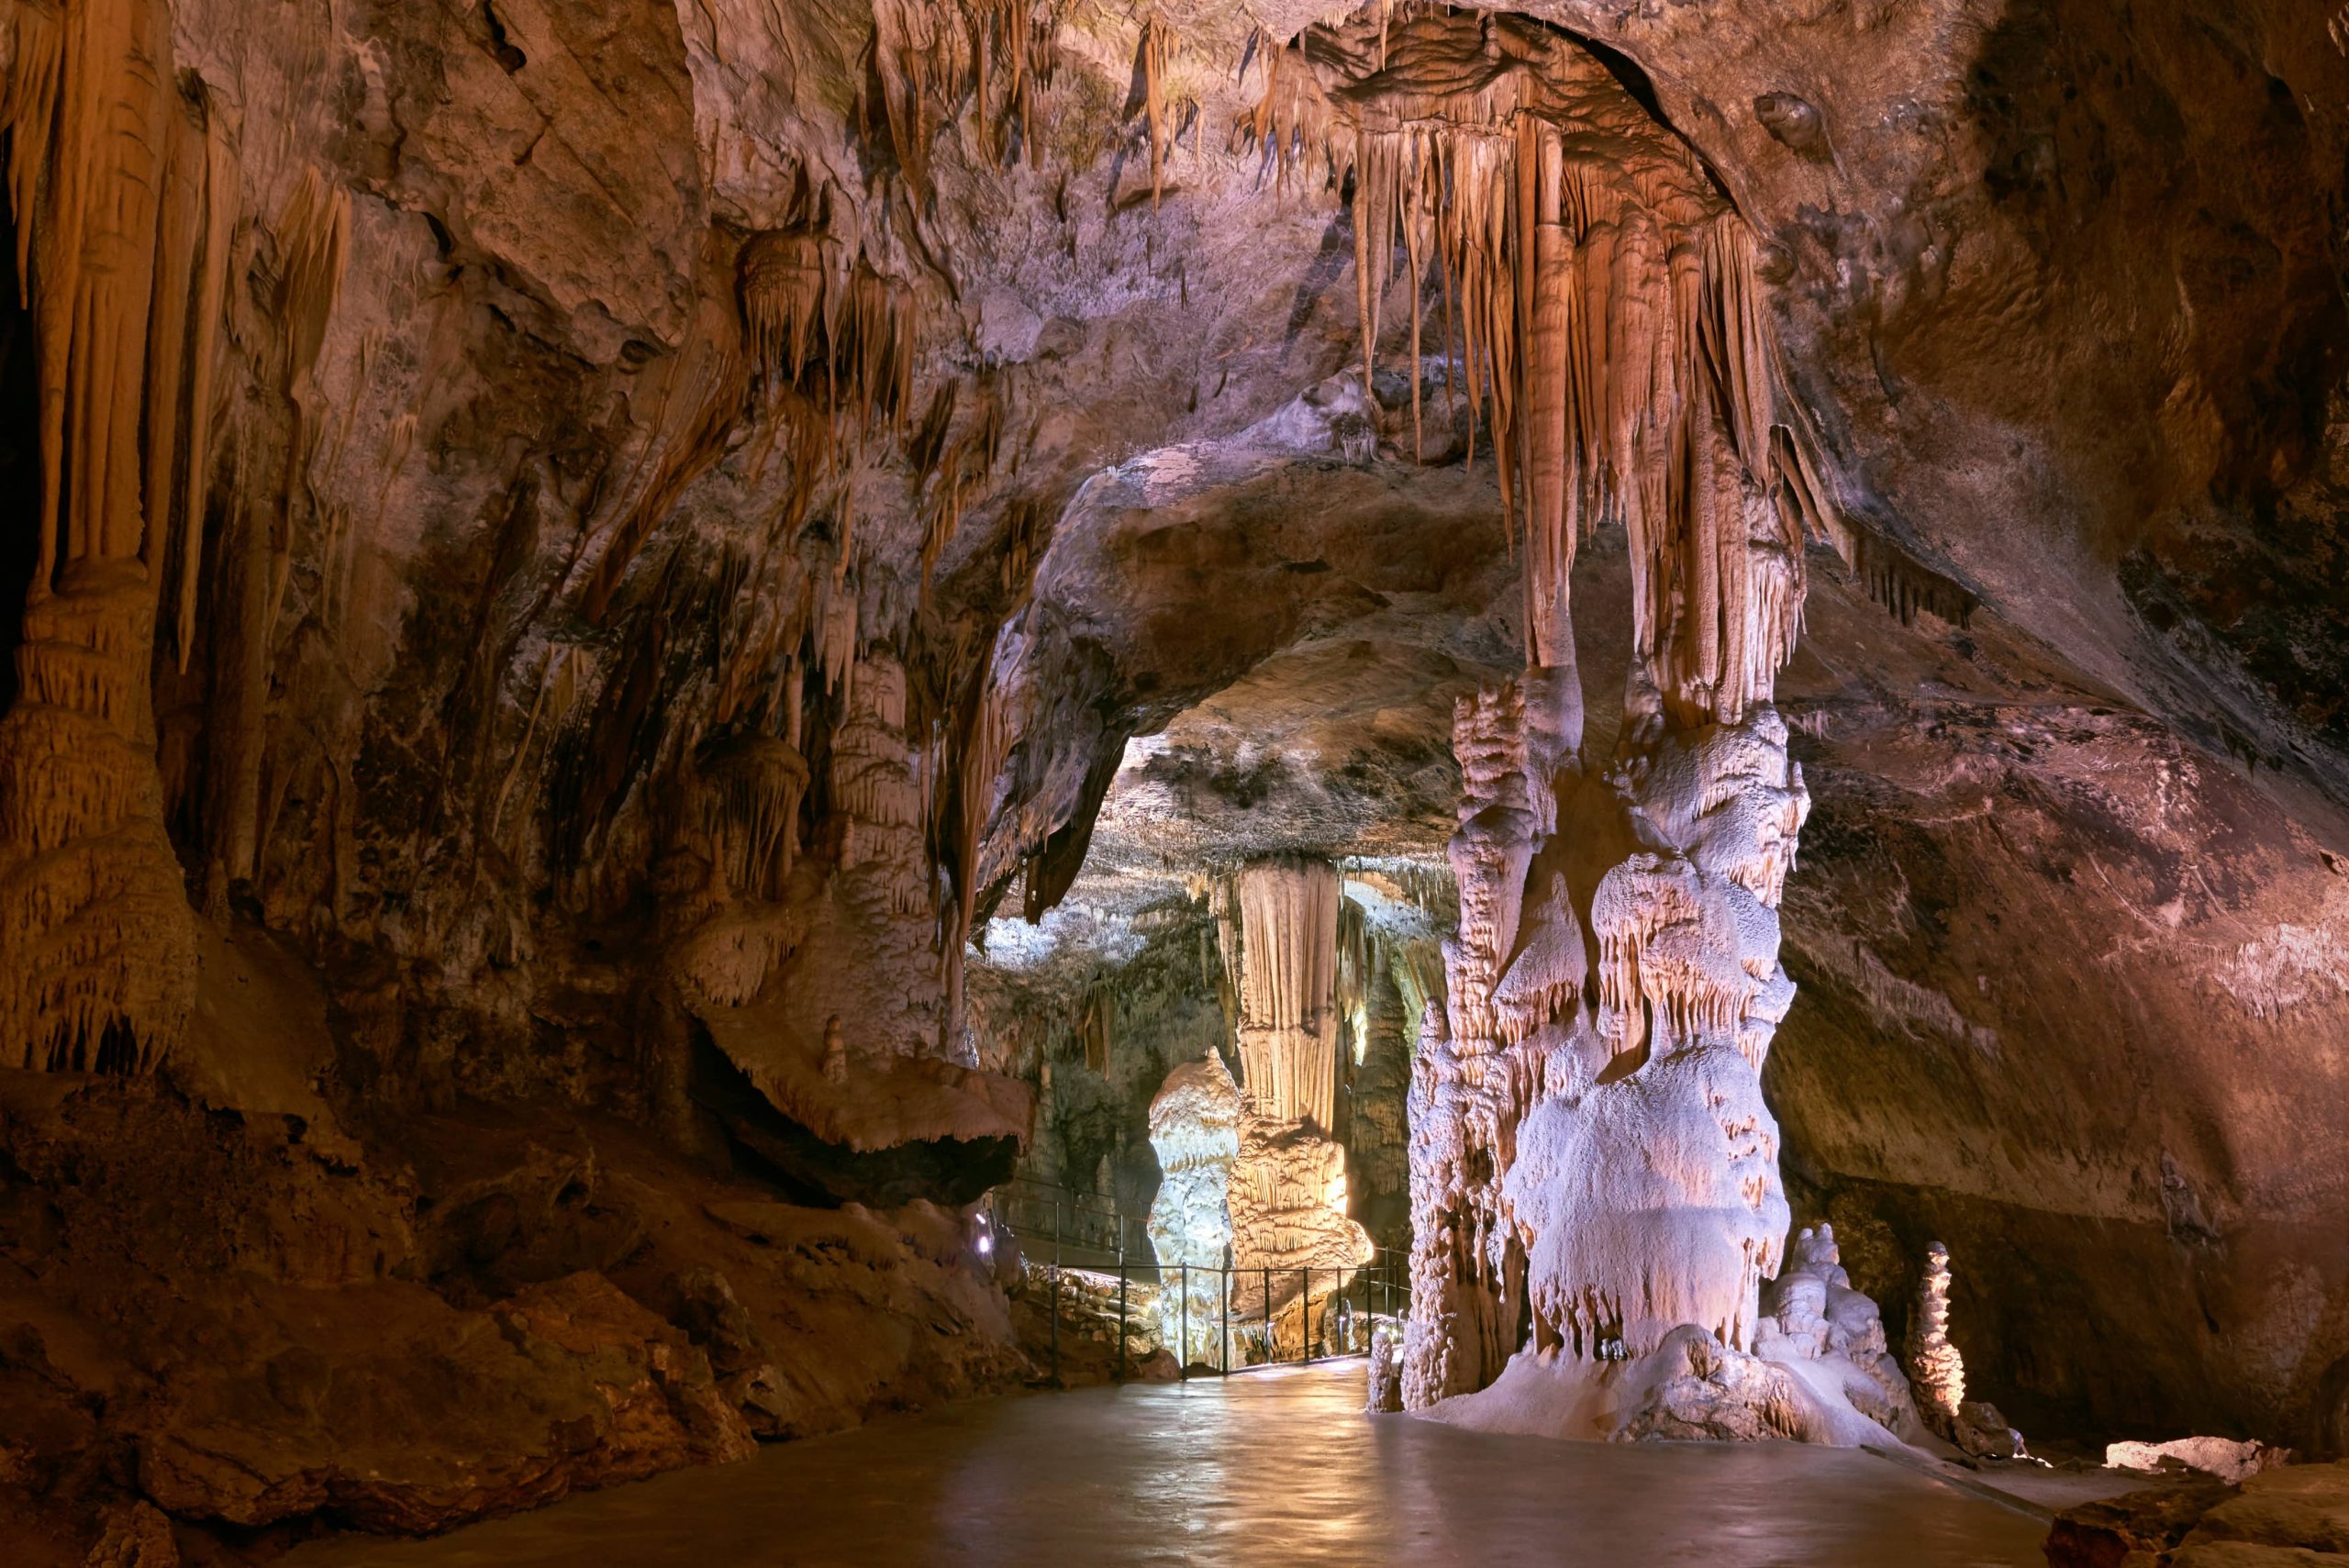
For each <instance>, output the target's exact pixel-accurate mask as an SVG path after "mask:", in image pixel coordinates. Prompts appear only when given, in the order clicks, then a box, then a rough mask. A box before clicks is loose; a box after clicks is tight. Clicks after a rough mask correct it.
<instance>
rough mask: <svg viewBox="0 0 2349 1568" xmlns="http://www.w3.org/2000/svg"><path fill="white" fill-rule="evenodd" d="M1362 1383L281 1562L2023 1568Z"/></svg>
mask: <svg viewBox="0 0 2349 1568" xmlns="http://www.w3.org/2000/svg"><path fill="white" fill-rule="evenodd" d="M1362 1380H1363V1372H1362V1365H1361V1363H1360V1362H1341V1363H1337V1364H1335V1365H1331V1366H1323V1367H1316V1368H1310V1369H1302V1370H1297V1371H1291V1372H1279V1373H1249V1374H1244V1375H1242V1376H1239V1377H1234V1378H1231V1379H1230V1380H1229V1381H1201V1382H1197V1383H1192V1384H1188V1385H1128V1386H1126V1387H1122V1388H1094V1389H1085V1390H1080V1391H1078V1392H1074V1393H1070V1394H1057V1395H1041V1396H1029V1397H1016V1398H1006V1399H994V1400H984V1401H976V1402H973V1403H970V1404H966V1405H960V1406H954V1407H949V1408H946V1409H943V1410H938V1411H933V1412H930V1413H929V1414H926V1415H921V1416H908V1417H893V1418H886V1419H884V1420H879V1421H875V1422H874V1423H873V1424H871V1425H870V1426H867V1427H865V1428H863V1429H861V1430H858V1431H854V1432H848V1433H843V1434H841V1435H840V1436H838V1437H830V1438H819V1439H816V1440H811V1441H807V1442H795V1443H784V1444H779V1445H775V1446H772V1447H769V1448H765V1449H763V1450H762V1451H760V1453H759V1455H758V1456H757V1457H756V1458H755V1459H751V1460H750V1461H747V1462H743V1463H741V1464H736V1465H731V1466H729V1467H728V1468H726V1469H723V1470H696V1471H685V1472H680V1473H674V1474H670V1475H664V1476H661V1477H658V1478H656V1479H654V1480H651V1481H648V1482H644V1483H642V1484H640V1485H634V1486H624V1487H619V1488H616V1489H614V1490H611V1491H607V1492H597V1493H593V1494H590V1495H587V1496H580V1497H576V1498H573V1499H572V1500H570V1501H568V1502H565V1503H562V1504H558V1505H557V1506H555V1507H551V1508H548V1509H544V1510H542V1511H540V1512H538V1513H534V1514H526V1515H522V1516H520V1517H518V1518H509V1519H500V1520H496V1521H495V1522H493V1523H490V1524H485V1525H476V1526H474V1527H473V1528H471V1529H463V1530H459V1531H457V1532H456V1533H455V1534H452V1535H449V1536H444V1537H441V1538H440V1539H439V1540H427V1541H412V1542H410V1541H403V1542H384V1541H377V1540H340V1541H333V1542H325V1543H320V1544H319V1545H317V1546H314V1547H308V1548H305V1549H303V1550H300V1551H295V1552H294V1553H292V1554H291V1555H290V1556H289V1557H287V1558H286V1559H284V1562H285V1564H286V1568H349V1565H354V1564H361V1563H364V1564H369V1565H371V1568H373V1565H380V1568H558V1565H560V1568H590V1565H593V1568H605V1565H609V1568H785V1565H789V1568H834V1565H852V1564H875V1565H880V1564H887V1565H892V1568H896V1565H905V1568H913V1565H917V1564H918V1565H929V1564H940V1565H944V1564H953V1565H955V1568H963V1565H966V1564H967V1565H969V1568H1015V1565H1016V1568H1030V1565H1033V1568H1062V1565H1063V1564H1065V1565H1067V1568H1124V1565H1126V1564H1140V1563H1150V1564H1162V1563H1163V1564H1177V1563H1179V1564H1185V1565H1187V1568H1256V1565H1258V1564H1263V1565H1265V1568H1275V1565H1277V1568H1322V1565H1325V1564H1326V1565H1330V1568H1338V1565H1342V1568H1379V1565H1383V1564H1388V1563H1396V1564H1403V1563H1408V1564H1413V1565H1419V1564H1427V1565H1430V1568H1436V1565H1450V1564H1460V1565H1462V1568H1515V1565H1518V1564H1525V1565H1528V1568H1531V1565H1535V1564H1539V1565H1540V1568H1648V1565H1651V1564H1655V1565H1662V1564H1678V1563H1694V1564H1702V1565H1704V1568H1778V1565H1781V1564H1784V1565H1787V1568H1796V1565H1799V1568H1877V1565H1883V1568H1977V1565H1979V1568H2010V1565H2011V1568H2022V1565H2030V1564H2036V1563H2039V1562H2042V1561H2043V1559H2042V1558H2041V1555H2040V1551H2039V1542H2040V1540H2041V1538H2042V1537H2043V1534H2044V1527H2043V1525H2041V1524H2039V1523H2038V1522H2036V1521H2035V1520H2033V1519H2032V1518H2028V1517H2026V1516H2025V1515H2023V1514H2021V1513H2019V1512H2016V1511H2014V1510H2012V1509H2009V1508H2007V1507H2002V1506H2000V1505H1999V1504H1998V1503H1995V1502H1990V1501H1987V1500H1986V1499H1984V1498H1982V1497H1981V1496H1976V1495H1974V1494H1971V1493H1968V1492H1965V1491H1963V1490H1960V1489H1959V1488H1957V1487H1955V1486H1953V1485H1948V1484H1946V1483H1943V1482H1940V1481H1936V1480H1934V1479H1932V1478H1931V1477H1929V1476H1926V1475H1922V1474H1920V1473H1915V1472H1912V1471H1909V1470H1907V1469H1904V1468H1901V1467H1900V1466H1898V1465H1895V1464H1893V1463H1890V1462H1887V1461H1885V1460H1880V1459H1876V1458H1875V1457H1873V1456H1871V1455H1869V1454H1865V1453H1859V1452H1853V1451H1839V1450H1830V1449H1816V1448H1804V1447H1800V1446H1798V1445H1795V1444H1792V1443H1776V1444H1768V1445H1760V1446H1753V1447H1732V1446H1726V1445H1709V1444H1707V1445H1697V1444H1665V1445H1654V1446H1639V1447H1610V1446H1607V1445H1602V1444H1597V1443H1559V1442H1550V1441H1545V1440H1541V1439H1535V1438H1512V1437H1495V1436H1490V1435H1486V1434H1484V1433H1479V1432H1466V1431H1460V1430H1457V1429H1453V1428H1450V1427H1444V1426H1440V1425H1437V1424H1435V1423H1433V1422H1428V1421H1419V1420H1414V1419H1412V1418H1409V1417H1405V1416H1384V1417H1378V1418H1369V1417H1365V1416H1364V1415H1363V1414H1362V1409H1361V1405H1362Z"/></svg>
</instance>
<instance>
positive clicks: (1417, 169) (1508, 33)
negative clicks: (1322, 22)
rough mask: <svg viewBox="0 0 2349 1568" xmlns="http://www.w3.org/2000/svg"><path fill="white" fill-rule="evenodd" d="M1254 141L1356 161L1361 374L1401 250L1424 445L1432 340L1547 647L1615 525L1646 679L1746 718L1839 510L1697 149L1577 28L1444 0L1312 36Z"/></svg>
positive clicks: (1373, 351) (1253, 124) (1777, 660)
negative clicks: (1635, 572) (1466, 10)
mask: <svg viewBox="0 0 2349 1568" xmlns="http://www.w3.org/2000/svg"><path fill="white" fill-rule="evenodd" d="M1241 137H1242V139H1248V140H1252V141H1254V142H1257V143H1259V144H1262V145H1265V146H1268V147H1270V148H1271V149H1273V150H1275V152H1276V153H1277V154H1278V155H1279V157H1280V159H1281V161H1282V162H1283V164H1284V166H1286V164H1287V163H1288V161H1290V160H1291V159H1292V158H1293V157H1294V156H1295V155H1296V154H1297V152H1298V151H1301V150H1303V149H1305V148H1306V147H1308V146H1312V145H1315V144H1317V143H1318V145H1319V149H1320V150H1321V152H1322V155H1323V156H1324V157H1325V158H1326V159H1327V161H1328V163H1329V167H1330V172H1331V176H1332V178H1333V179H1342V178H1344V177H1346V176H1348V175H1351V178H1352V181H1353V192H1354V198H1353V200H1354V223H1353V230H1354V242H1355V260H1356V268H1355V277H1356V286H1357V290H1358V295H1359V304H1360V313H1361V318H1362V337H1363V373H1364V379H1365V382H1366V383H1367V382H1368V381H1369V379H1370V378H1371V377H1372V376H1373V374H1374V373H1375V367H1376V364H1377V360H1378V356H1379V352H1380V350H1381V346H1382V344H1383V343H1384V342H1385V340H1386V330H1385V328H1386V322H1385V313H1386V301H1387V299H1388V296H1389V295H1390V293H1391V290H1392V287H1393V285H1394V283H1395V281H1396V277H1395V274H1396V272H1397V269H1398V265H1399V269H1400V272H1401V274H1402V282H1403V284H1404V287H1405V290H1406V299H1407V302H1408V328H1409V332H1408V350H1407V354H1408V358H1407V361H1406V364H1405V370H1406V374H1407V379H1408V382H1409V384H1410V386H1411V405H1412V422H1413V431H1414V434H1413V440H1414V445H1415V447H1422V448H1423V445H1424V441H1423V430H1422V425H1423V418H1424V415H1423V410H1422V407H1421V404H1422V399H1423V395H1424V390H1425V388H1426V386H1427V384H1429V383H1430V382H1431V380H1432V379H1434V377H1433V375H1432V374H1431V352H1432V355H1433V357H1434V359H1435V361H1436V362H1437V366H1438V367H1439V368H1438V370H1437V372H1436V373H1440V374H1441V376H1442V379H1443V381H1444V391H1445V394H1446V398H1447V402H1449V400H1450V398H1451V397H1452V396H1453V395H1458V396H1461V397H1464V399H1465V401H1466V404H1467V406H1468V409H1469V411H1470V417H1471V421H1472V425H1471V435H1470V440H1469V458H1468V461H1469V462H1472V463H1473V462H1475V450H1476V434H1475V432H1476V429H1477V428H1478V426H1481V429H1482V432H1483V438H1484V443H1485V446H1486V449H1487V450H1488V451H1489V452H1490V454H1491V456H1492V458H1493V460H1494V462H1495V464H1496V473H1497V477H1498V479H1499V482H1500V486H1501V492H1502V497H1503V505H1504V506H1505V507H1507V508H1508V511H1509V513H1510V514H1511V517H1513V519H1514V526H1515V527H1516V528H1518V530H1519V532H1520V536H1521V538H1522V539H1523V542H1524V549H1525V595H1526V628H1527V629H1526V638H1527V644H1528V657H1529V661H1530V662H1531V663H1532V664H1534V665H1535V666H1536V667H1547V666H1551V665H1554V664H1557V663H1560V662H1564V659H1565V658H1566V657H1568V656H1569V653H1570V651H1569V650H1568V649H1567V647H1566V639H1567V638H1568V637H1569V636H1570V632H1569V630H1568V628H1567V625H1566V622H1565V619H1564V603H1565V595H1566V584H1567V582H1568V579H1569V577H1570V575H1571V573H1572V571H1573V567H1574V558H1575V547H1576V544H1577V542H1578V541H1579V540H1580V539H1581V538H1582V537H1583V536H1584V535H1585V534H1586V533H1587V532H1589V531H1590V530H1592V529H1594V528H1598V527H1599V526H1600V525H1601V524H1603V523H1620V525H1621V526H1622V527H1623V528H1625V530H1626V531H1627V532H1628V534H1629V535H1630V538H1631V550H1632V554H1633V556H1634V557H1635V558H1636V559H1637V560H1638V561H1639V562H1641V563H1642V567H1643V570H1642V572H1641V573H1640V574H1639V584H1640V585H1639V588H1638V590H1637V594H1636V597H1635V600H1634V604H1633V624H1634V637H1635V639H1636V642H1637V647H1638V651H1639V653H1640V655H1641V658H1642V662H1643V663H1644V665H1645V666H1646V668H1647V669H1648V671H1649V673H1650V675H1651V679H1652V683H1653V686H1654V688H1655V689H1656V690H1657V691H1658V692H1660V693H1662V694H1664V700H1665V701H1666V702H1668V703H1670V704H1671V705H1673V706H1674V709H1675V717H1677V718H1679V719H1681V720H1682V721H1684V722H1695V721H1697V720H1698V719H1700V718H1705V717H1710V718H1714V719H1717V720H1719V721H1720V722H1723V723H1735V722H1737V721H1738V720H1739V719H1740V718H1741V717H1743V715H1744V713H1745V712H1746V710H1747V709H1748V708H1749V707H1750V706H1752V705H1753V704H1754V703H1755V702H1757V701H1759V700H1761V699H1762V698H1763V697H1764V696H1765V695H1766V694H1767V693H1768V691H1769V689H1770V684H1771V680H1772V677H1773V676H1774V675H1775V673H1776V671H1777V669H1778V668H1779V666H1780V665H1782V664H1783V663H1784V662H1786V659H1787V654H1788V652H1789V651H1791V649H1792V646H1793V643H1794V639H1795V636H1796V632H1797V628H1798V624H1799V619H1800V608H1801V604H1802V598H1803V590H1804V567H1803V546H1804V542H1805V540H1806V539H1807V538H1809V537H1820V538H1822V539H1823V538H1828V537H1831V533H1830V529H1831V519H1830V517H1829V515H1828V510H1827V507H1826V506H1824V504H1823V501H1822V494H1823V493H1822V489H1821V486H1820V481H1819V476H1818V473H1817V471H1816V468H1815V464H1814V461H1813V459H1812V456H1811V442H1810V439H1809V436H1808V433H1807V427H1806V426H1805V425H1804V424H1803V422H1802V421H1801V420H1800V419H1799V418H1798V417H1791V416H1790V415H1788V414H1787V413H1785V412H1783V411H1782V406H1781V402H1780V399H1779V397H1778V395H1777V387H1778V383H1779V379H1780V378H1779V375H1778V371H1777V366H1776V350H1775V342H1774V339H1773V336H1772V334H1771V332H1770V330H1769V328H1768V324H1767V323H1766V321H1765V318H1764V313H1763V307H1762V303H1761V301H1762V294H1761V285H1760V283H1759V280H1758V278H1757V276H1756V272H1755V269H1756V246H1755V241H1754V238H1753V231H1752V229H1751V228H1749V227H1748V226H1747V224H1746V222H1745V220H1744V219H1743V218H1742V217H1741V216H1740V215H1739V214H1738V213H1737V211H1736V210H1735V208H1734V207H1733V206H1731V204H1730V203H1729V202H1728V201H1727V200H1726V199H1725V198H1724V197H1723V196H1722V195H1721V194H1720V190H1719V188H1718V186H1717V185H1716V184H1715V183H1714V182H1713V181H1712V180H1711V178H1710V177H1709V173H1708V172H1707V171H1706V169H1705V168H1704V166H1703V165H1702V163H1701V162H1700V161H1699V160H1698V158H1697V156H1696V155H1695V154H1694V153H1693V152H1692V151H1690V150H1688V149H1687V147H1686V146H1685V145H1684V144H1683V143H1681V142H1680V141H1679V140H1678V139H1676V138H1675V137H1674V136H1673V135H1672V134H1671V133H1670V132H1669V131H1667V130H1665V129H1664V128H1662V127H1661V126H1659V125H1657V124H1656V123H1655V121H1654V120H1653V118H1652V117H1650V116H1649V115H1648V114H1647V113H1646V111H1645V110H1644V109H1642V107H1641V106H1640V105H1639V104H1638V103H1637V102H1636V101H1635V100H1634V99H1633V98H1632V97H1631V95H1630V94H1629V93H1628V92H1626V91H1625V90H1624V88H1623V87H1622V86H1621V85H1620V83H1618V82H1617V81H1616V79H1615V77H1614V76H1613V75H1612V74H1611V73H1610V72H1609V71H1608V70H1607V68H1606V67H1605V66H1604V65H1602V64H1601V63H1600V62H1599V61H1598V60H1596V59H1595V58H1593V57H1592V56H1591V55H1590V54H1589V53H1588V52H1587V51H1586V50H1582V49H1580V48H1579V47H1578V46H1576V45H1575V43H1573V42H1572V41H1571V40H1570V39H1566V38H1565V37H1564V35H1562V34H1559V33H1557V32H1556V31H1554V30H1553V29H1551V28H1544V27H1542V26H1540V25H1539V24H1535V23H1532V22H1530V21H1527V20H1524V19H1522V18H1519V17H1506V16H1497V15H1489V14H1456V13H1453V12H1452V11H1450V10H1449V9H1442V8H1425V9H1419V8H1413V9H1408V10H1406V11H1404V12H1402V13H1399V14H1397V15H1396V16H1394V17H1386V16H1383V15H1382V16H1379V17H1368V18H1364V19H1362V20H1359V21H1357V22H1354V23H1352V24H1349V25H1347V26H1344V27H1340V28H1309V29H1308V31H1307V32H1306V33H1305V34H1304V35H1303V36H1302V38H1301V39H1299V41H1298V43H1297V45H1296V46H1295V47H1294V48H1292V49H1290V50H1275V51H1273V52H1272V54H1271V58H1270V60H1269V61H1268V63H1267V65H1266V85H1265V91H1264V98H1263V99H1262V100H1261V102H1260V104H1259V106H1258V108H1257V109H1256V111H1255V112H1254V113H1253V115H1252V117H1250V118H1249V119H1248V120H1246V121H1244V122H1243V124H1242V127H1241ZM1431 296H1432V301H1431ZM1431 302H1432V303H1435V304H1436V305H1437V306H1438V308H1439V312H1440V314H1439V317H1438V320H1437V321H1436V322H1435V323H1434V328H1435V330H1434V333H1433V334H1432V336H1433V338H1434V341H1433V343H1432V345H1431V343H1430V341H1429V339H1430V337H1431V333H1430V330H1429V327H1430V323H1429V322H1428V321H1427V319H1426V317H1427V316H1428V314H1429V307H1430V306H1431ZM1832 537H1839V538H1840V537H1842V530H1841V529H1840V528H1839V529H1836V530H1835V532H1834V534H1833V536H1832Z"/></svg>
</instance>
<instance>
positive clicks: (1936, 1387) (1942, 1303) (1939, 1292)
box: [1909, 1241, 2028, 1459]
mask: <svg viewBox="0 0 2349 1568" xmlns="http://www.w3.org/2000/svg"><path fill="white" fill-rule="evenodd" d="M1949 1286H1950V1267H1949V1249H1948V1248H1947V1247H1944V1246H1943V1245H1942V1244H1941V1243H1940V1242H1939V1241H1936V1242H1934V1243H1933V1244H1932V1246H1931V1247H1930V1248H1928V1249H1926V1251H1925V1270H1924V1273H1923V1274H1922V1276H1921V1277H1920V1279H1919V1280H1918V1282H1917V1308H1916V1313H1915V1316H1913V1317H1912V1318H1910V1319H1909V1377H1910V1378H1911V1379H1913V1380H1914V1383H1915V1387H1916V1391H1917V1406H1918V1409H1919V1413H1920V1415H1921V1416H1922V1417H1923V1418H1924V1423H1925V1425H1926V1426H1928V1427H1930V1428H1932V1429H1933V1431H1934V1432H1935V1433H1937V1434H1938V1435H1939V1436H1941V1437H1943V1438H1946V1439H1947V1440H1950V1441H1951V1442H1954V1443H1955V1444H1956V1445H1957V1446H1958V1447H1959V1448H1961V1449H1964V1450H1965V1451H1966V1452H1967V1453H1970V1454H1972V1455H1974V1456H1975V1457H1976V1458H1978V1459H2021V1458H2025V1457H2027V1455H2028V1451H2027V1450H2026V1449H2025V1448H2024V1446H2023V1440H2022V1434H2021V1432H2019V1431H2016V1430H2015V1429H2013V1428H2012V1427H2009V1426H2008V1425H2007V1418H2006V1417H2004V1416H2003V1415H2000V1414H1999V1413H1998V1407H1997V1406H1996V1405H1992V1404H1990V1403H1988V1402H1987V1401H1986V1400H1980V1399H1971V1400H1970V1399H1968V1398H1966V1396H1965V1357H1963V1356H1961V1355H1960V1354H1958V1351H1957V1347H1956V1346H1955V1345H1954V1344H1952V1343H1951V1342H1950V1338H1949Z"/></svg>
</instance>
